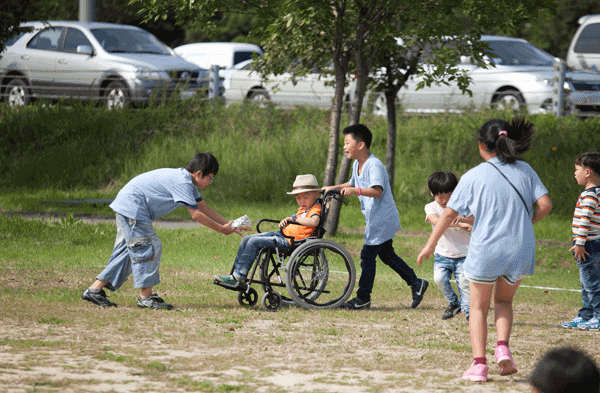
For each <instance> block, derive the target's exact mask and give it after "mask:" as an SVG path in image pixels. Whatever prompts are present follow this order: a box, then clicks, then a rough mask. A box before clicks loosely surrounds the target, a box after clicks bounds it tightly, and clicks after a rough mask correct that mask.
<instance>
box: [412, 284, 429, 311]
mask: <svg viewBox="0 0 600 393" xmlns="http://www.w3.org/2000/svg"><path fill="white" fill-rule="evenodd" d="M419 280H420V281H419V283H418V284H417V285H415V286H413V287H412V297H413V302H412V305H411V307H412V308H417V307H418V306H419V304H421V300H423V295H424V294H425V291H427V287H428V286H429V282H427V281H425V280H423V279H422V278H420V279H419Z"/></svg>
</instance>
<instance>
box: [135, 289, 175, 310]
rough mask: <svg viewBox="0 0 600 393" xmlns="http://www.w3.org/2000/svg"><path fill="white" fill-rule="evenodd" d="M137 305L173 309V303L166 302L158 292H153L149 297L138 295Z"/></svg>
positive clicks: (156, 308)
mask: <svg viewBox="0 0 600 393" xmlns="http://www.w3.org/2000/svg"><path fill="white" fill-rule="evenodd" d="M137 306H138V307H140V308H151V309H154V310H171V309H173V305H172V304H169V303H165V301H164V300H162V298H161V297H160V296H158V294H156V293H155V294H153V295H150V296H147V297H138V300H137Z"/></svg>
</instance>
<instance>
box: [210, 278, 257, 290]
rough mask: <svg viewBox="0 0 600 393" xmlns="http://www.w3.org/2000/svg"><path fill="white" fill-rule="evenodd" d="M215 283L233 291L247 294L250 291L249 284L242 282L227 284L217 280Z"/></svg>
mask: <svg viewBox="0 0 600 393" xmlns="http://www.w3.org/2000/svg"><path fill="white" fill-rule="evenodd" d="M213 283H214V284H215V285H218V286H220V287H223V288H225V289H229V290H231V291H238V292H246V291H247V290H248V284H246V283H243V282H240V281H237V282H236V283H235V284H227V283H224V282H221V281H219V280H217V279H216V278H215V280H214V281H213Z"/></svg>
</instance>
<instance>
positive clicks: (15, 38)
mask: <svg viewBox="0 0 600 393" xmlns="http://www.w3.org/2000/svg"><path fill="white" fill-rule="evenodd" d="M24 34H25V32H24V31H22V32H20V33H17V34H15V35H13V36H12V37H10V38H9V39H8V41H6V42H5V43H4V46H11V45H12V44H14V43H15V42H17V41H18V40H19V38H21V37H23V35H24Z"/></svg>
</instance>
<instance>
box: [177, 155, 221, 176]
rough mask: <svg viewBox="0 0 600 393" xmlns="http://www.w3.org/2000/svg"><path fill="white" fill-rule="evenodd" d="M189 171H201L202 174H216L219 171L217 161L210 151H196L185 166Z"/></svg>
mask: <svg viewBox="0 0 600 393" xmlns="http://www.w3.org/2000/svg"><path fill="white" fill-rule="evenodd" d="M185 169H187V171H188V172H190V173H196V172H198V171H202V176H203V177H204V176H208V175H210V174H213V175H216V174H217V172H219V162H218V161H217V159H216V158H215V156H213V155H212V153H198V154H196V155H195V156H194V157H192V159H191V160H190V162H189V163H188V164H187V165H186V166H185Z"/></svg>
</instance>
